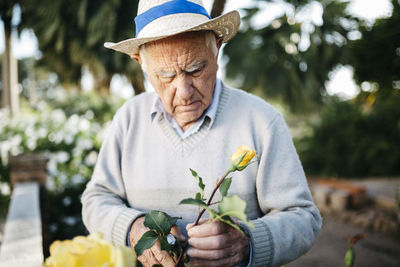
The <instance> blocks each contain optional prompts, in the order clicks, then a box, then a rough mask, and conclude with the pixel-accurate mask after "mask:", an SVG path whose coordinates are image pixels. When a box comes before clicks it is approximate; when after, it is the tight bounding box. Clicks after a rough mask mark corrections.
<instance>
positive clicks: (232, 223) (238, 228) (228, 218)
mask: <svg viewBox="0 0 400 267" xmlns="http://www.w3.org/2000/svg"><path fill="white" fill-rule="evenodd" d="M217 220H220V221H221V222H224V223H226V224H229V225H230V226H232V227H233V228H235V229H236V230H239V231H240V232H242V233H243V234H244V232H243V230H242V228H240V226H239V225H237V224H236V223H235V222H234V221H232V219H231V218H230V217H228V216H224V217H221V218H217Z"/></svg>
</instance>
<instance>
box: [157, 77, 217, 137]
mask: <svg viewBox="0 0 400 267" xmlns="http://www.w3.org/2000/svg"><path fill="white" fill-rule="evenodd" d="M221 92H222V81H221V80H220V79H217V80H216V82H215V88H214V93H213V99H212V101H211V104H210V106H209V107H208V108H207V109H206V111H205V112H204V114H203V115H202V116H201V117H200V118H199V119H198V120H197V121H196V123H195V124H194V125H192V126H191V127H190V128H189V129H188V130H186V131H185V132H183V131H182V129H181V128H180V126H179V125H178V123H177V121H176V120H175V119H174V117H172V116H171V115H169V114H168V113H167V111H166V110H165V108H164V105H163V104H162V102H161V99H160V97H159V96H157V97H156V99H155V100H154V102H153V105H152V108H151V112H150V116H151V119H152V120H153V119H154V117H155V115H156V114H157V113H161V114H163V115H164V118H165V119H166V120H167V121H168V123H169V124H170V125H171V126H172V127H173V128H174V129H175V131H176V132H177V133H178V135H179V136H181V137H182V136H184V135H185V136H188V135H190V134H192V133H194V132H197V131H198V130H199V129H200V127H201V125H202V124H203V122H204V119H205V118H206V117H208V118H209V119H210V124H209V126H208V128H210V127H211V126H212V124H213V122H214V120H215V117H216V114H217V109H218V102H219V97H220V95H221ZM192 128H194V131H193V130H192ZM190 130H191V131H190Z"/></svg>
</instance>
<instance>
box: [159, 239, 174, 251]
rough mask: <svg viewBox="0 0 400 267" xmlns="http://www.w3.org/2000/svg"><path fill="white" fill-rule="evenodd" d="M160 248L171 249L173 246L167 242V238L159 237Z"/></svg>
mask: <svg viewBox="0 0 400 267" xmlns="http://www.w3.org/2000/svg"><path fill="white" fill-rule="evenodd" d="M160 245H161V250H166V251H172V250H173V247H172V246H171V245H170V244H169V243H168V241H167V238H166V237H164V238H160Z"/></svg>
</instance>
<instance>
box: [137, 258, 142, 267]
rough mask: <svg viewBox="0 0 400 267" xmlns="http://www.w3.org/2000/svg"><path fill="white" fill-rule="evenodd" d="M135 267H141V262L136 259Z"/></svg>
mask: <svg viewBox="0 0 400 267" xmlns="http://www.w3.org/2000/svg"><path fill="white" fill-rule="evenodd" d="M136 267H143V264H142V262H141V261H139V260H138V259H136Z"/></svg>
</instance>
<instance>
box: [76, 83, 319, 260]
mask: <svg viewBox="0 0 400 267" xmlns="http://www.w3.org/2000/svg"><path fill="white" fill-rule="evenodd" d="M155 98H156V94H155V93H145V94H141V95H139V96H136V97H134V98H132V99H131V100H129V101H127V103H126V104H125V105H124V106H123V107H122V108H120V110H119V111H118V112H117V114H116V115H115V117H114V119H113V122H112V126H111V127H110V130H109V132H108V135H107V137H106V139H105V141H104V143H103V145H102V148H101V151H100V154H99V157H98V160H97V164H96V167H95V170H94V173H93V177H92V179H91V181H90V182H89V183H88V185H87V187H86V190H85V192H84V193H83V196H82V204H83V210H82V213H83V220H84V223H85V225H86V227H87V228H88V230H89V231H90V232H94V231H97V232H101V233H103V235H104V237H105V238H106V239H107V240H110V241H111V242H113V243H114V244H117V245H126V237H127V234H128V231H129V228H130V225H131V224H132V222H133V221H134V220H135V219H136V218H137V217H138V216H140V215H142V214H144V213H146V212H148V211H150V210H162V211H164V212H167V213H168V214H169V215H171V216H180V217H182V218H183V219H182V220H179V221H178V225H179V226H180V227H181V228H182V230H184V229H185V226H186V224H188V223H192V222H194V220H195V218H196V216H197V208H196V207H191V206H188V205H183V206H180V205H178V203H179V202H180V201H181V200H182V199H184V198H188V197H194V195H195V193H196V192H197V191H198V188H197V185H196V180H195V179H194V178H193V177H192V176H191V173H190V171H189V168H192V169H194V170H196V171H197V173H198V174H199V175H200V176H201V177H203V180H204V183H205V184H206V189H205V196H206V197H208V196H209V195H210V194H211V191H212V189H213V187H214V185H215V181H216V179H217V178H220V177H221V176H222V175H223V174H224V173H225V171H226V170H227V168H228V167H229V166H230V159H229V157H230V155H231V154H232V153H233V152H234V151H235V150H236V148H237V147H239V146H240V145H247V146H249V147H251V148H254V149H256V151H257V155H258V159H259V161H258V163H255V164H252V165H250V166H249V167H247V168H246V169H245V170H243V171H241V172H235V173H233V174H232V177H233V179H232V185H231V188H230V191H229V193H230V194H238V195H239V196H240V197H241V198H242V199H244V200H245V201H246V202H247V210H246V213H247V216H248V218H249V219H251V220H252V222H253V223H254V226H255V228H254V229H251V228H249V229H247V230H248V232H249V233H250V238H251V242H252V248H253V249H252V253H253V255H252V256H253V263H254V265H255V266H278V265H281V264H284V263H287V262H289V261H292V260H294V259H296V258H298V257H299V256H301V255H302V254H304V253H305V252H306V251H307V250H308V249H309V248H310V247H311V246H312V244H313V242H314V240H315V238H316V236H317V234H318V232H319V230H320V228H321V217H320V214H319V212H318V209H317V208H316V206H315V205H314V203H313V200H312V197H311V194H310V191H309V188H308V185H307V181H306V179H305V175H304V172H303V169H302V166H301V163H300V161H299V158H298V156H297V153H296V150H295V148H294V146H293V143H292V139H291V137H290V135H289V132H288V129H287V126H286V124H285V122H284V119H283V118H282V116H281V114H279V113H278V112H277V111H276V110H275V109H274V108H273V107H272V106H270V105H269V104H268V103H266V102H265V101H264V100H262V99H260V98H258V97H256V96H253V95H250V94H248V93H245V92H243V91H241V90H237V89H230V88H226V87H223V90H222V92H221V96H220V99H219V103H218V109H217V114H216V117H215V120H214V122H213V124H212V126H211V127H209V120H208V118H206V120H205V122H204V124H203V125H202V126H201V128H200V130H199V131H198V132H197V133H195V134H193V135H191V136H189V137H188V138H186V139H183V140H182V139H181V138H179V137H178V135H177V134H176V133H175V131H174V130H173V128H172V127H171V126H170V125H169V124H168V122H167V121H166V120H165V118H164V116H163V115H162V113H157V114H156V115H155V116H152V115H151V114H150V113H151V107H152V104H153V103H154V100H155ZM216 200H218V199H216Z"/></svg>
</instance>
